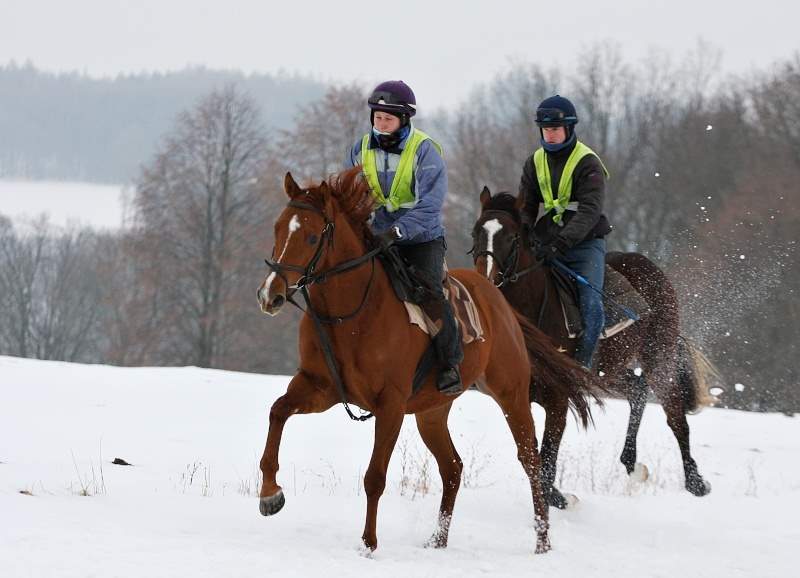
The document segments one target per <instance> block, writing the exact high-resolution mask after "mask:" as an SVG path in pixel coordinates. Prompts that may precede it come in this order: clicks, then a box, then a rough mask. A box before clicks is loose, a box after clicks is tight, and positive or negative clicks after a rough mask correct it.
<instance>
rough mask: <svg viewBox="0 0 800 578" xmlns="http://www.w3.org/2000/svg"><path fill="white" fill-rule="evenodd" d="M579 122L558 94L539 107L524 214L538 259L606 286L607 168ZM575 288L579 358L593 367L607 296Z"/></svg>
mask: <svg viewBox="0 0 800 578" xmlns="http://www.w3.org/2000/svg"><path fill="white" fill-rule="evenodd" d="M576 124H578V114H577V112H576V110H575V106H574V105H573V104H572V103H571V102H570V101H569V100H568V99H566V98H564V97H563V96H560V95H558V94H557V95H555V96H551V97H550V98H546V99H545V100H543V101H542V103H541V104H540V105H539V107H538V108H537V109H536V125H537V126H538V127H539V135H540V145H541V147H540V148H539V149H538V150H536V151H535V152H534V154H533V155H531V156H530V157H528V159H527V160H526V161H525V164H524V166H523V169H522V179H521V181H520V186H519V190H520V193H522V194H524V195H525V210H524V211H523V219H524V221H525V223H526V224H528V226H529V227H530V228H531V230H532V233H533V238H534V241H535V242H536V244H537V251H536V254H537V257H538V258H539V259H540V260H545V261H548V260H551V259H558V260H560V261H561V262H562V263H564V264H565V265H567V267H569V268H570V269H572V270H573V271H575V272H576V273H578V274H579V275H581V276H582V277H583V278H584V279H586V280H588V281H589V283H591V284H592V285H593V286H594V287H596V288H597V289H602V287H603V277H604V269H605V254H606V242H605V236H606V235H607V234H608V233H610V232H611V225H610V224H609V222H608V219H606V217H605V215H604V214H603V200H604V197H605V183H606V179H607V178H608V172H607V171H606V168H605V166H604V165H603V162H602V161H601V160H600V157H599V156H597V154H596V153H595V152H594V151H592V150H591V149H590V148H589V147H588V146H586V145H585V144H583V143H582V142H581V141H579V140H578V138H577V135H576V133H575V125H576ZM577 289H578V297H579V301H580V303H579V305H580V310H581V316H582V317H583V326H584V329H583V333H582V334H581V336H580V338H579V341H578V345H577V348H576V351H575V358H576V360H577V361H579V362H580V363H581V364H583V366H584V367H586V368H591V366H592V358H593V356H594V352H595V349H596V348H597V341H598V339H599V338H600V333H601V332H602V330H603V323H604V313H603V302H602V298H601V296H600V295H599V294H598V293H597V292H596V291H593V290H592V289H591V288H589V287H587V286H586V285H583V284H580V283H579V284H578V285H577Z"/></svg>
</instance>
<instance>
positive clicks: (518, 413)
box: [495, 387, 550, 554]
mask: <svg viewBox="0 0 800 578" xmlns="http://www.w3.org/2000/svg"><path fill="white" fill-rule="evenodd" d="M495 399H497V402H498V403H499V404H500V408H501V409H502V410H503V414H504V415H505V416H506V422H508V427H509V428H510V429H511V434H512V435H513V436H514V441H515V442H516V444H517V458H518V459H519V461H520V463H521V464H522V467H523V469H524V470H525V473H526V474H527V475H528V480H529V481H530V485H531V494H532V496H533V509H534V514H535V519H534V522H535V527H536V553H537V554H543V553H545V552H547V551H548V550H550V538H549V537H548V530H549V527H550V522H549V514H548V511H547V502H546V501H545V499H544V493H543V492H542V480H541V463H540V461H539V452H537V451H536V432H535V431H534V427H533V415H532V414H531V406H530V403H529V401H528V391H527V387H525V388H520V389H519V390H518V391H515V392H511V396H510V398H508V399H503V398H501V397H496V398H495Z"/></svg>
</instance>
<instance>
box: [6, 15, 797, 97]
mask: <svg viewBox="0 0 800 578" xmlns="http://www.w3.org/2000/svg"><path fill="white" fill-rule="evenodd" d="M798 21H800V2H798V1H797V0H783V1H778V0H759V1H757V2H741V1H738V2H737V1H727V2H725V1H721V0H720V1H717V0H638V1H636V0H624V1H622V0H605V1H600V0H594V1H587V0H566V1H561V2H558V1H555V0H549V1H547V2H541V1H538V0H527V1H510V0H508V1H507V0H490V1H484V2H478V1H473V0H467V1H460V2H455V1H453V2H442V1H435V0H399V1H394V2H370V1H363V0H362V1H358V2H356V1H353V0H339V1H321V0H294V1H289V0H284V1H281V2H272V1H268V0H252V1H244V0H216V1H209V0H131V1H121V0H69V1H61V0H51V1H42V0H0V63H6V62H8V61H9V60H11V59H14V60H16V61H17V62H18V63H23V62H25V61H26V60H31V61H32V62H33V63H34V64H35V65H36V66H38V67H40V68H44V69H47V70H80V71H85V72H88V73H89V74H92V75H98V76H100V75H116V74H117V73H119V72H135V71H141V70H173V69H180V68H183V67H185V66H186V65H201V64H202V65H206V66H209V67H224V68H238V69H242V70H244V71H246V72H252V71H262V72H276V71H279V70H285V71H288V72H300V73H306V74H312V75H314V76H315V77H316V78H318V79H321V80H334V81H350V80H360V81H363V82H364V83H366V84H372V83H375V82H378V81H381V80H385V79H387V78H402V79H403V80H405V81H406V82H407V83H408V84H409V85H411V86H412V88H413V89H414V90H415V92H416V93H417V101H418V103H419V105H420V109H423V108H424V107H426V106H431V107H435V106H441V105H446V103H447V102H449V101H453V100H455V101H458V100H461V99H463V98H464V97H465V96H466V95H467V94H468V93H469V89H470V88H471V87H473V86H474V85H476V84H478V83H480V82H482V81H486V80H489V79H490V78H491V77H492V75H493V74H494V72H495V71H496V70H497V69H501V68H503V67H505V66H507V65H508V62H509V59H517V60H530V61H536V62H539V63H543V64H548V63H551V62H552V63H554V64H555V63H559V64H561V65H564V66H568V65H569V64H570V62H571V61H572V60H573V59H574V56H575V54H576V53H577V52H578V51H579V50H581V48H583V47H586V46H587V45H589V44H592V43H593V42H596V41H599V40H605V39H610V40H613V41H615V42H617V43H619V45H620V47H621V48H622V51H623V54H624V55H625V56H626V58H628V59H630V60H631V61H637V60H640V59H642V58H644V57H645V55H646V54H647V52H648V48H650V47H658V48H661V49H664V50H666V51H668V52H670V53H672V54H674V55H675V57H676V58H680V57H682V56H683V55H685V54H686V53H687V51H689V50H690V49H691V48H693V47H694V46H696V44H697V42H698V40H699V39H703V40H705V41H706V42H708V43H709V44H711V45H712V46H714V47H715V48H717V49H719V50H720V51H721V52H722V54H723V61H722V66H723V68H724V69H725V70H727V71H734V72H747V71H750V70H753V69H763V68H765V67H767V66H768V65H770V64H771V63H773V62H775V61H776V60H779V59H783V58H788V57H790V56H791V55H792V54H793V53H794V52H795V51H797V50H798V49H800V41H799V40H798V38H800V33H799V32H798V30H797V23H798Z"/></svg>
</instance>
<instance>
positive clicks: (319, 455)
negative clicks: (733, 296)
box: [0, 357, 800, 578]
mask: <svg viewBox="0 0 800 578" xmlns="http://www.w3.org/2000/svg"><path fill="white" fill-rule="evenodd" d="M286 383H287V378H286V377H280V376H259V375H249V374H239V373H226V372H221V371H212V370H200V369H196V368H174V369H162V368H157V369H152V368H142V369H122V368H114V367H107V366H83V365H73V364H67V363H59V362H41V361H33V360H27V359H18V358H11V357H0V462H2V463H0V575H1V576H3V577H28V576H30V577H45V576H54V577H59V578H66V577H73V576H76V577H77V576H80V577H87V576H99V577H103V578H109V577H112V576H120V577H129V576H130V577H148V578H152V577H160V576H164V577H168V576H169V577H174V576H185V577H191V578H196V577H203V576H215V577H220V576H225V577H228V576H246V577H252V576H278V577H282V578H283V577H292V576H344V575H355V576H398V577H399V576H402V577H404V578H408V577H413V578H421V577H426V576H431V577H443V576H458V577H459V578H464V577H468V576H484V575H485V576H550V577H558V578H561V577H572V576H575V577H581V578H589V577H591V578H597V577H605V576H609V577H611V576H613V577H615V578H620V577H628V576H631V577H633V576H635V577H637V578H638V577H649V576H664V577H667V576H669V577H675V576H681V577H687V578H688V577H705V576H719V577H725V578H732V577H739V576H741V577H745V576H746V577H767V576H775V577H786V576H789V575H791V573H792V572H793V570H791V569H792V568H795V569H796V567H797V564H796V560H797V551H796V548H797V547H798V545H800V529H798V520H799V519H800V462H799V461H798V455H800V435H799V434H800V419H798V418H791V417H786V416H783V415H760V414H748V413H742V412H736V411H728V410H716V409H711V410H706V411H704V412H703V413H701V414H699V415H697V416H691V417H690V418H689V420H690V425H691V428H692V446H693V449H694V454H695V458H696V459H697V462H698V465H699V467H700V471H701V473H702V474H703V475H705V477H706V479H708V480H709V481H710V482H711V484H712V486H713V490H712V493H711V494H710V495H709V496H708V497H705V498H696V497H694V496H692V495H690V494H689V493H687V492H685V491H684V490H683V487H682V484H683V474H682V473H681V469H680V462H679V459H678V451H677V446H676V443H675V441H674V439H673V438H672V434H671V433H670V432H669V430H668V429H667V427H666V423H665V419H664V416H663V413H662V411H661V409H660V408H659V407H658V406H654V405H649V406H648V408H647V410H646V412H645V419H644V423H643V425H642V429H641V433H640V438H639V439H640V443H639V459H640V461H642V462H644V463H646V464H647V465H648V466H649V468H650V469H651V472H652V475H651V478H650V479H649V480H648V481H647V482H645V483H643V484H638V485H632V484H630V483H628V482H627V479H626V476H625V475H624V469H623V467H622V466H621V465H620V464H619V462H618V461H617V457H618V455H619V452H620V449H621V446H622V442H623V435H624V430H625V425H626V422H627V405H626V404H624V403H620V402H614V401H612V402H609V403H608V405H607V408H606V410H605V411H601V410H596V422H597V425H596V428H595V429H592V430H590V431H589V432H582V431H579V430H578V429H577V428H576V426H575V424H574V421H573V420H572V419H570V423H569V426H568V430H567V433H566V436H565V439H564V444H563V451H562V462H561V464H562V468H561V470H560V471H559V476H558V477H559V482H560V486H561V488H562V489H563V490H567V491H572V492H575V493H576V494H577V495H578V496H579V497H580V500H581V501H580V503H579V504H578V506H577V507H576V508H575V509H573V510H571V511H566V512H562V511H553V510H551V512H552V516H551V520H552V528H551V539H552V542H553V550H552V552H550V553H549V554H546V555H544V556H535V555H533V553H532V552H533V545H534V532H533V527H532V521H531V518H532V510H533V508H532V505H531V502H530V494H529V492H528V490H527V483H526V480H525V477H524V475H523V472H522V468H521V467H520V466H519V464H518V463H517V461H516V459H515V452H514V448H513V444H512V441H511V436H510V434H509V433H508V430H507V428H506V426H505V423H504V421H503V419H502V416H501V415H500V412H499V410H498V409H497V406H496V405H495V404H494V402H492V401H491V400H490V399H489V398H487V397H485V396H483V395H481V394H478V393H474V392H469V393H467V394H465V395H464V396H462V397H461V398H460V399H459V400H458V401H457V402H456V405H455V408H454V410H453V413H452V414H451V430H452V432H453V434H454V440H455V443H456V446H457V447H458V449H459V452H460V453H461V455H462V458H463V459H464V463H465V472H464V473H465V480H464V486H462V490H461V492H460V494H459V497H458V501H457V503H456V509H455V515H454V519H453V525H452V529H451V533H450V547H449V548H448V549H446V550H441V551H439V550H428V549H424V548H423V547H422V545H423V543H424V542H425V540H426V539H427V538H428V536H429V535H430V534H431V532H432V531H433V529H434V523H435V518H436V512H437V509H438V504H439V497H440V493H439V492H440V488H439V480H438V474H437V473H436V468H435V467H434V465H433V462H432V459H429V458H428V457H427V453H426V451H425V450H424V449H423V447H422V443H421V441H420V440H419V437H418V435H417V434H416V432H415V430H414V428H413V420H411V419H408V420H407V423H406V424H405V427H404V430H403V433H402V435H401V438H400V443H399V445H398V448H397V450H396V451H395V454H394V457H393V461H392V464H391V468H390V473H389V479H388V483H387V492H386V494H385V495H384V497H383V499H382V501H381V508H380V512H379V519H378V539H379V549H378V550H377V551H376V552H375V553H374V554H373V555H372V556H371V557H367V556H364V555H363V553H362V552H361V550H360V548H359V546H360V540H359V537H360V535H361V531H362V528H363V522H364V511H365V497H364V493H363V489H362V486H361V477H362V476H363V473H364V469H365V467H366V464H367V462H368V459H369V455H370V451H371V443H372V427H373V426H372V425H371V423H369V422H368V423H366V424H357V423H351V421H350V420H349V419H348V418H347V417H346V415H345V413H344V411H343V410H342V409H341V407H338V406H337V407H335V408H333V409H331V410H330V411H328V412H327V413H325V414H322V415H316V416H296V417H293V418H291V419H290V420H289V422H288V425H287V427H286V431H285V435H284V443H283V447H282V453H281V464H282V469H281V471H280V472H279V474H278V481H279V483H281V484H282V485H283V487H284V491H285V493H286V498H287V503H286V507H285V508H284V510H283V511H281V512H280V513H279V514H278V515H276V516H274V517H272V518H263V517H262V516H261V515H260V514H259V513H258V500H257V498H256V492H257V491H258V468H257V466H258V460H259V458H260V455H261V451H262V448H263V444H264V441H265V439H266V426H267V416H268V409H269V406H270V405H271V403H272V401H273V400H274V399H275V398H276V397H277V396H279V395H281V394H282V393H283V391H284V389H285V386H286ZM536 418H537V424H538V430H539V431H541V429H542V423H543V417H542V414H541V412H540V411H539V409H538V408H536ZM114 458H122V459H124V460H127V461H128V462H130V463H131V464H133V465H132V466H118V465H112V464H111V461H112V460H113V459H114ZM795 571H796V570H795Z"/></svg>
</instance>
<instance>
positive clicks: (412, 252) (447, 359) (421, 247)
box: [395, 237, 464, 367]
mask: <svg viewBox="0 0 800 578" xmlns="http://www.w3.org/2000/svg"><path fill="white" fill-rule="evenodd" d="M395 246H396V247H397V249H398V251H399V252H400V256H401V257H402V258H403V259H404V260H405V261H406V262H407V263H408V264H409V265H411V266H413V267H414V269H415V271H416V273H417V275H419V276H421V277H422V278H423V281H424V283H425V284H426V286H427V287H428V289H429V293H430V297H429V298H428V299H426V300H425V302H423V303H422V304H421V305H420V306H421V307H422V310H423V311H424V312H425V314H426V315H427V316H428V317H430V319H431V320H432V321H433V322H434V324H435V325H436V326H437V327H438V328H439V332H438V333H437V334H436V336H435V337H434V338H433V343H434V346H435V348H436V354H437V357H438V358H439V363H440V365H442V366H444V367H457V366H458V364H460V363H461V361H462V360H463V359H464V353H463V350H462V348H461V336H460V335H459V330H458V324H457V322H456V318H455V315H453V309H452V307H451V306H450V302H449V301H448V300H447V298H446V297H445V295H444V288H443V286H442V282H443V280H444V255H445V251H446V248H447V245H446V243H445V240H444V237H439V238H437V239H434V240H432V241H428V242H425V243H416V244H413V245H401V244H398V245H395Z"/></svg>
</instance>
